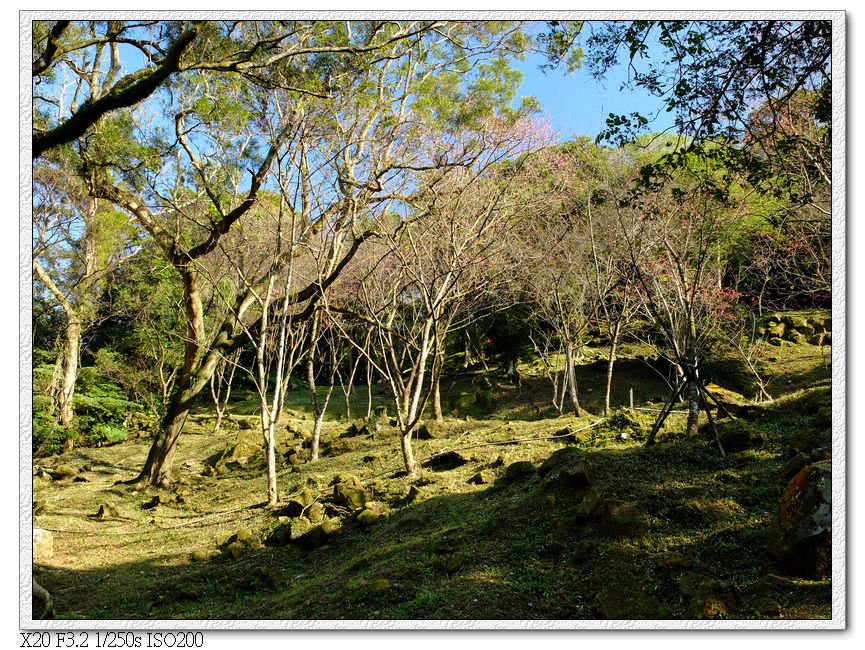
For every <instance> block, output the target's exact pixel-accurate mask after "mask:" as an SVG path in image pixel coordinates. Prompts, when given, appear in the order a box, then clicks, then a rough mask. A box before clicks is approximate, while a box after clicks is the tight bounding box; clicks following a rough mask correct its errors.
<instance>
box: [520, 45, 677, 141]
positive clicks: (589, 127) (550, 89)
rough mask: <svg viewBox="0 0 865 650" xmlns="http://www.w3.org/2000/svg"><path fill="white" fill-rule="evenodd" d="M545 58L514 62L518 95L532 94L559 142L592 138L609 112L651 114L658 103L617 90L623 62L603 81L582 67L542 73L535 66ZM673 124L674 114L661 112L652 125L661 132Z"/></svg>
mask: <svg viewBox="0 0 865 650" xmlns="http://www.w3.org/2000/svg"><path fill="white" fill-rule="evenodd" d="M544 61H545V59H544V58H543V57H542V56H539V55H533V56H530V57H527V58H526V60H525V61H516V62H514V64H513V66H514V67H515V68H516V69H518V70H520V72H522V73H523V83H522V86H521V88H520V90H519V91H518V99H517V102H516V103H519V98H520V97H523V96H526V95H531V96H534V97H535V98H537V99H538V100H539V101H540V102H541V106H542V108H543V110H544V112H546V113H547V114H548V115H549V116H550V119H551V122H552V126H553V128H554V129H555V130H556V131H557V132H558V133H559V136H560V138H561V139H562V141H567V140H571V139H572V138H574V137H576V136H580V135H587V136H591V137H593V138H594V137H595V136H597V135H598V133H599V132H600V131H601V130H603V128H604V127H605V122H606V118H607V115H609V114H610V113H616V114H628V113H632V112H639V113H642V114H644V115H646V116H647V117H649V116H652V115H654V114H655V113H656V112H657V110H658V106H659V102H658V100H657V98H655V97H652V96H651V95H649V94H648V93H647V92H645V91H643V90H641V89H636V90H620V87H621V84H622V82H624V81H626V80H627V71H626V66H625V65H624V64H620V65H619V66H617V67H616V68H615V69H613V70H611V73H610V74H609V75H608V77H607V78H606V79H604V80H603V81H597V80H595V79H594V78H593V77H592V76H591V75H590V74H589V72H588V70H586V69H585V68H582V69H579V70H576V71H575V72H574V73H572V74H570V75H569V74H567V73H566V72H564V70H563V69H562V70H550V71H547V72H544V71H542V70H540V69H539V68H538V66H539V65H540V64H541V63H543V62H544ZM672 124H673V115H672V114H671V113H665V112H662V113H661V114H660V116H659V117H658V119H657V120H656V121H655V122H654V123H653V124H652V130H653V131H661V130H663V129H666V128H668V127H670V126H672Z"/></svg>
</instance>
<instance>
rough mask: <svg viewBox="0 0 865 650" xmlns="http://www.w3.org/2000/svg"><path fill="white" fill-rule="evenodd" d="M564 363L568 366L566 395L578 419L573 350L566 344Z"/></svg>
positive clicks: (578, 410)
mask: <svg viewBox="0 0 865 650" xmlns="http://www.w3.org/2000/svg"><path fill="white" fill-rule="evenodd" d="M565 362H566V363H567V364H568V368H567V373H568V395H569V396H570V398H571V405H572V406H573V408H574V415H575V416H576V417H580V398H579V395H578V394H577V375H576V373H575V372H574V348H573V346H572V345H571V344H570V343H568V344H567V345H566V346H565Z"/></svg>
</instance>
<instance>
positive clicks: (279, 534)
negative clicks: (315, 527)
mask: <svg viewBox="0 0 865 650" xmlns="http://www.w3.org/2000/svg"><path fill="white" fill-rule="evenodd" d="M311 528H312V522H311V521H310V520H309V519H307V518H306V517H297V518H295V519H289V520H288V521H286V522H284V523H282V524H280V525H279V526H277V527H276V528H275V529H274V530H273V532H271V533H270V535H268V536H267V538H266V539H265V541H264V543H265V545H266V546H285V545H286V544H290V543H291V542H293V541H295V540H297V539H300V537H302V536H303V535H304V534H306V533H307V532H309V530H310V529H311Z"/></svg>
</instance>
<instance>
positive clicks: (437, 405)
mask: <svg viewBox="0 0 865 650" xmlns="http://www.w3.org/2000/svg"><path fill="white" fill-rule="evenodd" d="M443 369H444V355H443V354H441V353H439V354H436V355H435V361H434V364H433V373H432V381H433V417H434V418H435V421H436V422H443V421H444V414H443V413H442V391H441V378H442V371H443Z"/></svg>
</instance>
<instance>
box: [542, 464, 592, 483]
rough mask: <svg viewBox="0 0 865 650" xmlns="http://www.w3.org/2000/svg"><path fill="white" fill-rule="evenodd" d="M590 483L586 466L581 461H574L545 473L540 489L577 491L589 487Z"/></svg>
mask: <svg viewBox="0 0 865 650" xmlns="http://www.w3.org/2000/svg"><path fill="white" fill-rule="evenodd" d="M591 482H592V479H591V472H590V470H589V466H588V464H587V463H586V462H585V461H583V460H574V461H571V462H570V463H567V464H565V465H561V466H559V467H557V468H555V469H553V470H551V471H550V472H549V473H547V475H546V476H545V477H544V479H543V481H542V482H541V487H543V488H544V489H549V488H552V487H561V488H571V489H577V490H579V489H583V488H587V487H589V485H590V484H591Z"/></svg>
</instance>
